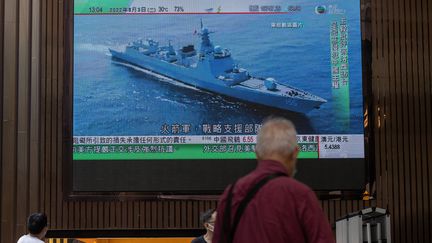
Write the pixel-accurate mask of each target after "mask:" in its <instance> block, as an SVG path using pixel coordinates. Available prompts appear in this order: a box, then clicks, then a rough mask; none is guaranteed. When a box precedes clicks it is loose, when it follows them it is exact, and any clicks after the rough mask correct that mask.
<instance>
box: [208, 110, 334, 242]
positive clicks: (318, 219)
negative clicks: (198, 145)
mask: <svg viewBox="0 0 432 243" xmlns="http://www.w3.org/2000/svg"><path fill="white" fill-rule="evenodd" d="M296 135H297V133H296V130H295V127H294V125H293V124H292V123H291V122H290V121H288V120H286V119H283V118H273V119H270V120H268V121H266V122H265V123H264V124H263V126H262V128H261V130H260V132H259V134H258V137H257V144H256V149H255V153H256V155H257V158H258V161H259V162H258V166H257V168H256V169H255V170H254V171H252V172H251V173H249V174H248V175H246V176H244V177H242V178H240V179H239V180H238V181H236V182H235V183H233V185H234V186H233V185H230V186H229V187H227V189H226V190H225V192H224V194H223V195H222V197H221V199H220V202H219V205H218V209H217V215H218V220H217V221H216V225H215V231H214V235H213V242H215V243H230V242H234V243H254V242H257V243H267V242H268V243H278V242H281V243H282V242H293V243H303V242H305V243H306V242H311V243H312V242H313V243H333V242H334V238H333V234H332V231H331V229H330V225H329V223H328V221H327V219H326V217H325V215H324V213H323V211H322V209H321V207H320V205H319V203H318V200H317V198H316V195H315V193H314V192H313V191H312V190H311V189H310V188H309V187H307V186H306V185H304V184H302V183H300V182H298V181H296V180H295V179H294V178H292V176H293V175H294V172H295V168H296V163H297V154H298V152H299V150H298V146H297V138H296ZM257 185H259V186H257ZM252 191H255V194H254V192H252ZM246 198H249V199H250V200H249V202H248V203H247V202H245V201H248V199H246ZM227 205H229V206H227ZM240 212H242V213H240Z"/></svg>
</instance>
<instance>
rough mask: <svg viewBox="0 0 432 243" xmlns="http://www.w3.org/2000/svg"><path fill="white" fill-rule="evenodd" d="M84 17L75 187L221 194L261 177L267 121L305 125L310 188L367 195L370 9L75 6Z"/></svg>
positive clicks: (156, 2)
mask: <svg viewBox="0 0 432 243" xmlns="http://www.w3.org/2000/svg"><path fill="white" fill-rule="evenodd" d="M73 11H74V18H73V153H72V154H73V160H72V163H73V176H72V178H73V183H72V184H73V190H75V191H160V192H163V191H172V192H174V191H180V192H181V191H188V192H198V191H201V189H203V191H218V190H222V189H223V187H224V186H225V185H226V184H227V183H229V181H230V180H231V179H233V178H234V177H236V176H239V175H240V174H244V173H246V172H247V171H248V170H250V169H252V168H253V166H254V163H253V162H252V161H254V158H255V154H254V146H255V142H256V135H257V133H258V132H259V130H260V127H261V124H262V122H263V120H264V119H265V118H267V117H269V116H280V117H285V118H288V119H290V120H291V121H293V123H294V124H295V126H296V129H297V131H298V136H297V141H298V145H299V148H300V151H301V152H300V154H299V160H300V162H299V164H302V162H303V161H304V164H305V165H307V166H305V167H304V168H303V169H304V170H303V171H301V174H300V180H303V181H304V182H305V183H307V184H310V185H311V186H312V187H313V188H315V189H338V184H337V182H331V181H332V180H335V179H332V178H331V177H333V176H336V177H337V173H340V175H341V176H345V177H346V180H350V178H351V179H352V180H355V181H353V182H352V184H351V185H350V186H348V188H345V189H359V188H360V187H362V186H363V185H364V178H365V177H364V174H365V170H364V167H365V162H364V161H365V160H364V159H365V149H364V127H363V121H364V116H363V92H362V62H361V60H362V51H361V31H360V0H350V1H346V0H330V1H312V0H290V1H278V0H266V1H261V0H260V1H252V0H239V1H231V0H219V1H214V0H211V1H210V0H152V1H150V0H75V1H74V10H73ZM326 168H327V170H329V171H330V170H332V171H334V170H335V172H332V173H336V174H335V175H332V174H328V173H323V172H325V171H326ZM197 176H198V177H201V176H202V177H203V178H200V180H198V179H195V180H194V178H196V177H197ZM317 177H322V178H321V179H320V180H318V179H317ZM166 178H170V179H166ZM205 178H213V179H211V180H212V181H215V183H213V184H212V182H207V183H202V180H203V179H204V180H205ZM317 180H318V181H317ZM329 181H330V182H329ZM327 182H329V183H327ZM182 183H184V185H183V186H182ZM197 183H201V187H200V186H196V187H195V186H193V185H196V184H197ZM326 183H327V184H326ZM335 183H336V184H335ZM340 184H341V185H340V186H339V188H342V189H343V188H344V183H340ZM347 184H348V185H349V184H350V183H347ZM345 185H346V184H345Z"/></svg>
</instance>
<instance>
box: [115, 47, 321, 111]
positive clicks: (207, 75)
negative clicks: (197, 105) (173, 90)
mask: <svg viewBox="0 0 432 243" xmlns="http://www.w3.org/2000/svg"><path fill="white" fill-rule="evenodd" d="M109 51H110V52H111V54H112V57H114V58H117V59H119V60H122V61H123V62H127V63H130V64H133V65H135V66H138V67H141V68H144V69H146V70H149V71H152V72H155V73H157V74H160V75H162V76H166V77H169V78H171V79H174V80H177V81H180V82H182V83H185V84H188V85H191V86H194V87H196V88H199V89H203V90H207V91H210V92H213V93H216V94H221V95H225V96H229V97H232V98H236V99H239V100H242V101H247V102H250V103H255V104H260V105H264V106H269V107H275V108H279V109H283V110H288V111H294V112H299V113H307V112H309V111H311V110H313V109H315V108H319V107H320V105H321V104H323V103H325V102H326V100H324V99H322V98H320V97H318V96H314V95H312V94H310V93H308V92H305V91H303V90H299V89H297V88H294V87H291V86H288V85H286V84H281V83H277V85H278V89H277V90H268V89H267V88H266V87H265V86H264V85H263V79H260V78H254V77H251V78H250V79H248V80H245V81H243V82H240V83H238V84H235V85H226V84H224V83H223V82H222V81H221V80H220V79H218V78H217V75H218V73H220V72H221V70H223V69H226V68H227V67H228V66H232V65H233V64H234V62H233V60H232V59H231V58H229V59H226V60H215V59H210V60H209V59H202V60H199V61H198V63H197V64H196V65H195V66H189V67H186V66H182V65H177V64H174V63H170V62H168V61H164V60H160V59H157V58H155V57H152V56H149V55H144V54H142V53H140V52H138V51H136V52H135V51H124V52H122V51H116V50H113V49H109ZM221 61H222V62H223V63H221ZM215 67H216V68H215ZM218 69H221V70H218Z"/></svg>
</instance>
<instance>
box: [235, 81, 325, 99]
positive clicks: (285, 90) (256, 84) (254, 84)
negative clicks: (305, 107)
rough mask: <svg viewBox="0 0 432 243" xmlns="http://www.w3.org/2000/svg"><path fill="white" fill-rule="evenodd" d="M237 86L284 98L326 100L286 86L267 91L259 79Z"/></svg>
mask: <svg viewBox="0 0 432 243" xmlns="http://www.w3.org/2000/svg"><path fill="white" fill-rule="evenodd" d="M238 85H240V86H244V87H247V88H249V89H254V90H257V91H260V92H264V93H268V94H272V95H280V96H284V97H291V98H297V99H305V100H316V101H322V102H326V100H324V99H322V98H321V97H318V96H316V95H313V94H310V93H308V92H306V91H303V90H300V89H297V88H294V87H291V86H289V85H287V84H281V83H277V86H276V89H275V90H268V89H267V88H266V87H265V85H264V80H263V79H259V78H250V79H248V80H245V81H243V82H241V83H239V84H238Z"/></svg>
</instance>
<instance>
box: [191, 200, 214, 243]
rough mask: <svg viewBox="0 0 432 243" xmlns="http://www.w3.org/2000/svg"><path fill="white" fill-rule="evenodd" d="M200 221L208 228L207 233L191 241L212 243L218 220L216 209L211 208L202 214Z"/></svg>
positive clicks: (194, 242)
mask: <svg viewBox="0 0 432 243" xmlns="http://www.w3.org/2000/svg"><path fill="white" fill-rule="evenodd" d="M200 221H201V223H202V225H203V226H204V228H205V229H206V231H207V232H206V234H205V235H201V236H200V237H197V238H195V239H193V240H192V241H191V243H211V242H212V238H213V231H214V224H215V222H216V210H215V209H214V208H212V209H209V210H207V211H205V212H204V213H202V214H201V217H200Z"/></svg>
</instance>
